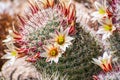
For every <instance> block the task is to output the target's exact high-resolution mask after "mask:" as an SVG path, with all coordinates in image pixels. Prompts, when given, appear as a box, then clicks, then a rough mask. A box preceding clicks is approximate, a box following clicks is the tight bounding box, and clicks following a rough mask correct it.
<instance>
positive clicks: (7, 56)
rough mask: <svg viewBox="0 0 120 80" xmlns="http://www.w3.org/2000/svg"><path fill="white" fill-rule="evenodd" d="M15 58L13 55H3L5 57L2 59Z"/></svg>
mask: <svg viewBox="0 0 120 80" xmlns="http://www.w3.org/2000/svg"><path fill="white" fill-rule="evenodd" d="M12 58H13V56H12V55H11V53H7V54H5V55H3V57H1V59H12Z"/></svg>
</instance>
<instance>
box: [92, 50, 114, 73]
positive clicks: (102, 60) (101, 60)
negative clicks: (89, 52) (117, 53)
mask: <svg viewBox="0 0 120 80" xmlns="http://www.w3.org/2000/svg"><path fill="white" fill-rule="evenodd" d="M111 61H112V56H111V55H110V54H108V53H107V52H104V53H103V56H102V57H101V56H100V57H98V59H95V58H93V63H94V64H97V65H98V66H100V67H101V68H102V69H103V70H104V71H105V72H109V71H111V70H112V65H111V63H112V62H111Z"/></svg>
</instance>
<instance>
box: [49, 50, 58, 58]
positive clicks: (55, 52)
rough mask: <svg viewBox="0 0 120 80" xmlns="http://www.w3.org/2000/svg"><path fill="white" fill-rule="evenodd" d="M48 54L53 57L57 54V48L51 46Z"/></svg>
mask: <svg viewBox="0 0 120 80" xmlns="http://www.w3.org/2000/svg"><path fill="white" fill-rule="evenodd" d="M49 55H50V56H52V57H55V56H57V55H58V50H57V48H53V49H52V50H50V52H49Z"/></svg>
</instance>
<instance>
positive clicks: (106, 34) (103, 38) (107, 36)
mask: <svg viewBox="0 0 120 80" xmlns="http://www.w3.org/2000/svg"><path fill="white" fill-rule="evenodd" d="M110 35H111V34H110V33H105V34H103V36H102V40H106V39H107V38H109V37H110Z"/></svg>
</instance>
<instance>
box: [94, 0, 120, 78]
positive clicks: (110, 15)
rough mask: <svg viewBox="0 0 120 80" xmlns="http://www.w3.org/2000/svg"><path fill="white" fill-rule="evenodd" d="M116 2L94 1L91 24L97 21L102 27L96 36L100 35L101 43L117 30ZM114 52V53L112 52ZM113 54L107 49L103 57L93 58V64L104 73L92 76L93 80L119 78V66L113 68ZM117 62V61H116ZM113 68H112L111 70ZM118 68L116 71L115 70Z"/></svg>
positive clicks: (112, 0) (111, 0)
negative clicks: (94, 10)
mask: <svg viewBox="0 0 120 80" xmlns="http://www.w3.org/2000/svg"><path fill="white" fill-rule="evenodd" d="M117 3H118V2H117V0H109V1H107V0H101V1H99V2H98V1H95V7H96V9H97V11H96V12H93V13H92V16H93V18H92V20H93V22H95V21H98V23H99V24H100V25H102V26H100V27H99V29H98V31H97V34H101V35H102V41H107V39H108V38H110V36H111V35H112V34H113V32H114V31H116V30H118V26H117V25H116V23H117V24H119V23H118V22H117V20H116V19H117V16H118V14H117V13H118V11H117V10H116V9H117V8H118V5H117ZM113 52H114V51H113ZM113 61H114V60H113V53H111V51H110V50H109V49H108V50H107V51H105V52H104V53H103V57H101V56H100V57H98V59H95V58H93V63H94V64H97V65H98V66H100V67H101V68H102V69H103V71H104V72H105V73H102V74H100V75H98V76H95V75H94V76H93V79H94V80H111V79H112V80H118V79H119V76H120V71H119V64H118V65H115V66H116V67H115V66H113V65H112V64H114V63H113ZM116 61H117V60H116ZM113 67H114V68H113ZM116 68H118V69H116Z"/></svg>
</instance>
